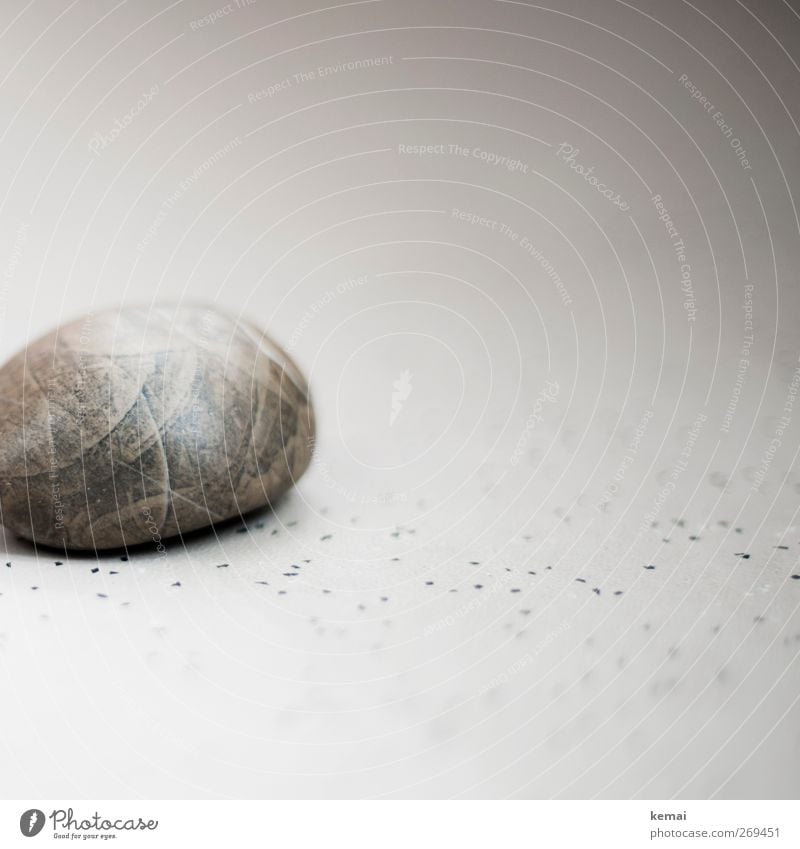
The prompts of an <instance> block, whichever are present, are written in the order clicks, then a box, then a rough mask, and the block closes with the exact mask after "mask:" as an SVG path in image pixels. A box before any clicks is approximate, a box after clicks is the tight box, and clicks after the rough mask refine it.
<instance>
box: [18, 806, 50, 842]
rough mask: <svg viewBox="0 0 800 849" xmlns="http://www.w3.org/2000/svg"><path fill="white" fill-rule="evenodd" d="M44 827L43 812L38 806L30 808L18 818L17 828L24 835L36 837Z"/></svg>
mask: <svg viewBox="0 0 800 849" xmlns="http://www.w3.org/2000/svg"><path fill="white" fill-rule="evenodd" d="M43 828H44V812H43V811H40V810H39V809H38V808H31V809H30V810H29V811H25V813H24V814H23V815H22V816H21V817H20V818H19V830H20V831H21V832H22V833H23V834H24V835H25V837H36V835H37V834H38V833H39V832H40V831H41V830H42V829H43Z"/></svg>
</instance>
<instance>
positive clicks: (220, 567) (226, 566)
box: [217, 563, 228, 569]
mask: <svg viewBox="0 0 800 849" xmlns="http://www.w3.org/2000/svg"><path fill="white" fill-rule="evenodd" d="M227 568H228V564H227V563H219V564H217V569H227Z"/></svg>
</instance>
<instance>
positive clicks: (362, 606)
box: [358, 604, 367, 610]
mask: <svg viewBox="0 0 800 849" xmlns="http://www.w3.org/2000/svg"><path fill="white" fill-rule="evenodd" d="M358 609H359V610H366V609H367V608H366V607H365V606H364V605H363V604H359V605H358Z"/></svg>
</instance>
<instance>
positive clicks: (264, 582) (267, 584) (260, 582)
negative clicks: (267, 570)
mask: <svg viewBox="0 0 800 849" xmlns="http://www.w3.org/2000/svg"><path fill="white" fill-rule="evenodd" d="M256 583H257V584H262V585H263V586H265V587H268V586H269V581H256Z"/></svg>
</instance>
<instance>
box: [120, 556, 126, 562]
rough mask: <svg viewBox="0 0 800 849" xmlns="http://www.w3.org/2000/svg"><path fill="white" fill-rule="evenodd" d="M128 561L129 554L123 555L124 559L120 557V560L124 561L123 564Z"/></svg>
mask: <svg viewBox="0 0 800 849" xmlns="http://www.w3.org/2000/svg"><path fill="white" fill-rule="evenodd" d="M127 559H128V555H127V554H123V555H122V557H120V560H122V562H123V563H124V562H125V561H127Z"/></svg>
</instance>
